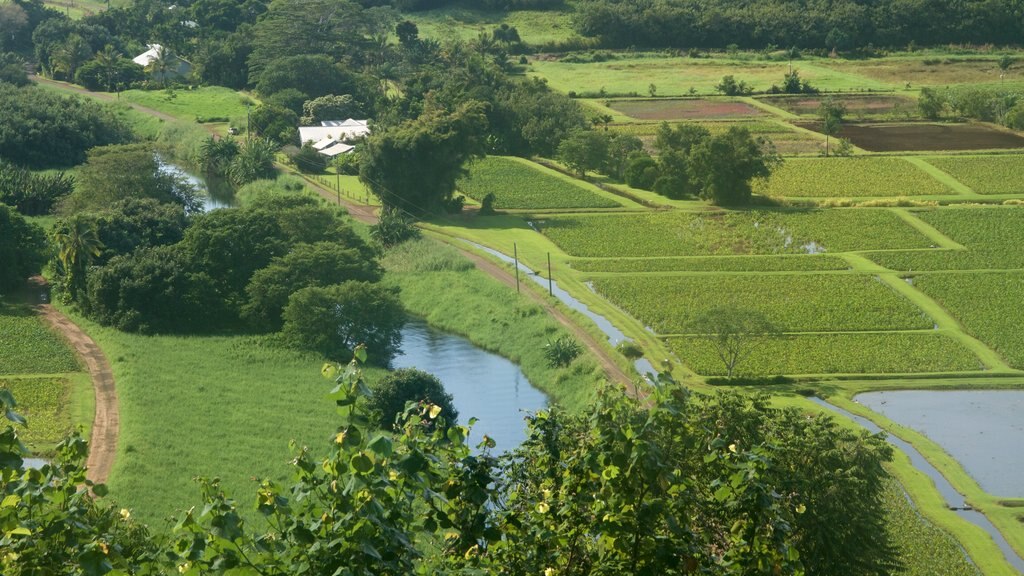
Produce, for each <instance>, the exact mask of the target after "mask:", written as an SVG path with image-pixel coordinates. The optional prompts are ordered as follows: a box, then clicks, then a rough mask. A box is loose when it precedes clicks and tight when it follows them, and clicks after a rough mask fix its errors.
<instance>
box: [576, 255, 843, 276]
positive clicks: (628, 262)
mask: <svg viewBox="0 0 1024 576" xmlns="http://www.w3.org/2000/svg"><path fill="white" fill-rule="evenodd" d="M570 265H571V266H572V267H573V268H574V269H576V270H580V271H583V272H633V273H637V272H804V271H813V270H849V269H850V264H849V263H848V262H846V261H845V260H843V259H842V258H839V257H836V256H826V255H821V254H819V255H784V256H693V257H689V258H678V257H675V258H673V257H669V258H594V259H587V260H583V259H579V260H573V261H571V262H570Z"/></svg>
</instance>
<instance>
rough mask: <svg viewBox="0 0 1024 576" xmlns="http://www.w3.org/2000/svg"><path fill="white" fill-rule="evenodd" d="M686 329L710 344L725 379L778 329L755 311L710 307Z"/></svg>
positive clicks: (776, 333)
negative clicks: (723, 370) (722, 369)
mask: <svg viewBox="0 0 1024 576" xmlns="http://www.w3.org/2000/svg"><path fill="white" fill-rule="evenodd" d="M690 331H691V332H693V333H694V334H698V335H700V336H701V337H702V338H704V339H706V340H707V341H708V342H710V343H711V346H712V348H714V350H715V354H716V355H717V356H718V359H719V360H721V361H722V364H723V366H724V367H725V373H726V376H727V377H728V378H732V377H733V375H734V374H735V372H736V369H737V368H738V367H739V366H740V365H741V364H743V361H744V360H746V359H748V358H749V357H750V356H751V354H753V353H754V352H756V351H757V350H758V348H760V347H762V346H763V345H764V344H765V343H766V342H767V341H768V340H769V339H770V338H772V337H773V336H776V335H778V329H777V328H775V326H773V325H772V324H771V322H769V321H768V320H767V319H766V318H765V317H764V315H762V314H761V313H760V312H758V311H756V310H743V309H740V308H712V309H710V310H705V311H704V312H703V313H701V314H699V315H698V316H697V317H696V318H694V320H693V321H692V322H691V324H690Z"/></svg>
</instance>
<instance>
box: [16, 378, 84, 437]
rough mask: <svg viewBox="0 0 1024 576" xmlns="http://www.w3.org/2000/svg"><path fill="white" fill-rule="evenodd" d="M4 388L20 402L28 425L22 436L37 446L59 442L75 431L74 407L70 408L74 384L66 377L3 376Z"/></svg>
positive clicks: (21, 411)
mask: <svg viewBox="0 0 1024 576" xmlns="http://www.w3.org/2000/svg"><path fill="white" fill-rule="evenodd" d="M0 389H4V390H10V391H11V394H13V395H14V398H15V400H17V402H18V413H19V414H21V415H22V416H24V417H25V419H26V420H27V421H28V424H29V425H28V426H27V427H25V428H22V429H21V431H20V432H19V433H18V434H19V436H21V437H22V439H23V440H24V441H25V443H26V444H28V445H29V446H30V447H32V448H33V449H34V448H35V447H37V446H46V445H51V444H55V443H57V442H59V441H60V440H62V439H63V438H64V437H65V436H67V435H68V434H70V433H71V429H72V424H71V411H70V410H68V409H67V404H68V400H69V395H70V394H69V393H70V384H69V382H68V381H67V380H66V379H64V378H0Z"/></svg>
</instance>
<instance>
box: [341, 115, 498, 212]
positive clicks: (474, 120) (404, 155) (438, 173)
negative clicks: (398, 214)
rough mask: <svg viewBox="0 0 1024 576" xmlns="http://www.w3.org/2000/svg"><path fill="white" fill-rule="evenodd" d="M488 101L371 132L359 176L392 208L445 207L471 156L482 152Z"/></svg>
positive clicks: (427, 209) (437, 209) (423, 209)
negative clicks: (464, 165) (378, 131)
mask: <svg viewBox="0 0 1024 576" xmlns="http://www.w3.org/2000/svg"><path fill="white" fill-rule="evenodd" d="M484 109H485V106H484V105H483V104H482V103H479V102H467V103H465V104H462V105H460V106H459V107H458V108H457V109H456V110H455V111H453V112H446V111H444V110H431V111H427V112H425V113H424V114H423V115H421V116H420V117H419V118H417V119H415V120H409V121H407V122H404V123H402V124H400V125H398V126H396V127H394V128H392V129H389V130H384V131H382V132H380V133H377V134H374V135H372V136H370V138H369V139H368V140H367V142H366V150H365V152H364V154H363V163H362V166H361V168H360V173H359V177H360V179H362V181H363V182H365V183H366V185H367V186H369V187H370V190H372V191H373V193H374V194H376V195H377V197H378V198H380V200H381V203H383V204H384V206H385V207H387V208H395V209H398V210H402V211H404V212H407V213H410V214H414V215H416V216H421V215H425V214H432V213H438V212H440V211H441V210H442V209H443V208H444V206H445V203H446V202H447V201H448V200H450V199H451V197H452V194H453V193H454V192H455V182H456V180H458V178H459V176H461V175H462V174H463V172H464V169H463V164H464V163H465V162H466V160H469V159H470V158H473V157H479V156H482V155H483V140H484V129H485V128H486V124H487V121H486V118H485V116H484Z"/></svg>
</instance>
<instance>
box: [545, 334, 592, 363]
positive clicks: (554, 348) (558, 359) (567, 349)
mask: <svg viewBox="0 0 1024 576" xmlns="http://www.w3.org/2000/svg"><path fill="white" fill-rule="evenodd" d="M582 352H583V348H582V347H581V346H580V344H579V342H577V341H576V340H575V339H573V338H572V337H571V336H559V337H558V338H556V339H554V340H551V341H549V342H548V343H547V344H546V345H545V346H544V358H545V359H546V360H547V361H548V366H549V367H551V368H559V367H563V366H568V365H569V364H572V361H573V360H575V359H576V357H577V356H579V355H580V354H581V353H582Z"/></svg>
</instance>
